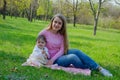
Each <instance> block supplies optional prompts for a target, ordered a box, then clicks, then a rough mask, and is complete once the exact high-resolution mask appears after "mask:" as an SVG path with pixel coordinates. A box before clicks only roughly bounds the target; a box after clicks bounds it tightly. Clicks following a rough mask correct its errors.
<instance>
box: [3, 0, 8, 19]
mask: <svg viewBox="0 0 120 80" xmlns="http://www.w3.org/2000/svg"><path fill="white" fill-rule="evenodd" d="M3 2H4V5H3V10H2V15H3V19H5V17H6V4H7V2H6V0H4V1H3Z"/></svg>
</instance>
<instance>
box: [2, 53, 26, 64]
mask: <svg viewBox="0 0 120 80" xmlns="http://www.w3.org/2000/svg"><path fill="white" fill-rule="evenodd" d="M4 60H5V61H9V62H15V63H16V62H17V63H22V62H24V61H25V60H26V58H24V57H22V56H19V55H17V53H6V52H4V51H0V61H3V62H4Z"/></svg>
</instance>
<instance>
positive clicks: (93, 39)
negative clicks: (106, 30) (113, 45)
mask: <svg viewBox="0 0 120 80" xmlns="http://www.w3.org/2000/svg"><path fill="white" fill-rule="evenodd" d="M70 38H72V39H75V40H76V39H81V40H88V41H105V42H108V41H109V42H113V41H112V40H106V39H100V38H91V37H86V36H81V35H80V36H79V35H76V36H72V35H71V36H70Z"/></svg>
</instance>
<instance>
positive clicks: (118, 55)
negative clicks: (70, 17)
mask: <svg viewBox="0 0 120 80" xmlns="http://www.w3.org/2000/svg"><path fill="white" fill-rule="evenodd" d="M48 23H49V22H45V21H37V20H36V21H34V22H32V23H30V22H28V21H27V19H24V18H17V19H15V18H10V17H7V18H6V20H2V17H1V16H0V80H119V76H120V73H119V71H120V66H119V65H120V62H119V61H120V30H113V29H111V30H104V29H101V28H98V31H97V35H96V36H93V28H92V26H87V25H77V27H76V28H74V27H73V26H72V24H68V28H67V29H68V36H69V42H70V48H77V49H80V50H82V51H83V52H85V53H86V54H87V55H89V56H90V57H91V58H93V59H94V60H95V61H96V62H97V63H99V64H100V65H102V66H103V67H105V68H106V69H108V70H110V71H111V72H112V73H113V75H114V77H112V78H108V77H104V76H102V75H101V74H99V73H97V72H93V73H92V75H91V76H83V75H73V74H69V73H66V72H64V71H57V70H51V69H48V68H43V67H42V68H34V67H22V66H21V64H22V63H23V62H24V61H25V60H26V59H27V58H28V56H29V55H30V54H31V52H32V49H33V47H34V45H35V39H36V36H37V35H38V33H39V31H41V30H42V29H44V28H45V27H46V26H47V25H48Z"/></svg>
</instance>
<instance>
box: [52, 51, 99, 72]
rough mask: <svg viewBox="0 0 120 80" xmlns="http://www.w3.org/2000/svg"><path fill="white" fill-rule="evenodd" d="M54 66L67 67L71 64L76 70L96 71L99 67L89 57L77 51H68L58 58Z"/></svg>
mask: <svg viewBox="0 0 120 80" xmlns="http://www.w3.org/2000/svg"><path fill="white" fill-rule="evenodd" d="M54 64H58V65H59V66H64V67H68V66H70V64H72V65H73V66H74V67H76V68H82V69H88V68H89V69H91V70H96V69H97V68H98V67H99V65H98V64H97V63H96V62H95V61H94V60H92V59H91V58H90V57H89V56H87V55H86V54H84V53H83V52H81V51H80V50H77V49H69V50H68V52H67V54H66V55H63V56H61V57H59V58H58V59H57V60H56V61H55V62H54Z"/></svg>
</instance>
